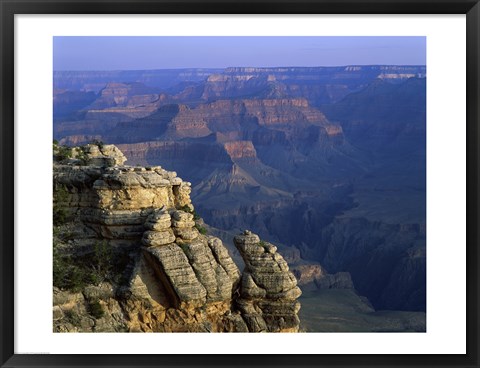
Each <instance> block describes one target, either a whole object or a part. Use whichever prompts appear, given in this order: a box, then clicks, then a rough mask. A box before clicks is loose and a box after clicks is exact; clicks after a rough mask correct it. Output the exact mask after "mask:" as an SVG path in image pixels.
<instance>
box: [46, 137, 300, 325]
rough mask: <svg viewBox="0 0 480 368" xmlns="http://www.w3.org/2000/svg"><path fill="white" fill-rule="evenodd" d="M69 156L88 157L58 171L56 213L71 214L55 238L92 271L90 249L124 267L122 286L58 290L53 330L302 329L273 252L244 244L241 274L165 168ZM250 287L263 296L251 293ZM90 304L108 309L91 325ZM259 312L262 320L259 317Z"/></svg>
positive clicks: (87, 151) (89, 152) (101, 154)
mask: <svg viewBox="0 0 480 368" xmlns="http://www.w3.org/2000/svg"><path fill="white" fill-rule="evenodd" d="M72 151H73V152H82V153H83V155H84V156H82V157H81V158H82V160H80V159H79V158H78V154H72V155H71V156H73V157H70V158H68V159H65V160H63V161H57V162H56V163H55V164H54V186H55V188H56V190H58V189H59V188H60V187H61V188H63V190H64V191H66V195H65V196H64V197H63V198H62V199H61V202H59V200H57V203H56V205H57V206H61V207H62V208H63V209H65V210H66V211H67V212H68V220H67V222H66V223H65V224H62V225H60V226H58V227H57V228H56V232H55V235H54V239H55V240H56V241H57V242H58V243H59V244H60V249H61V251H62V252H63V253H65V254H67V255H68V256H69V257H74V258H75V257H78V259H81V258H82V257H83V258H82V259H84V258H85V257H91V258H88V259H89V260H90V261H89V263H91V264H96V262H97V260H96V259H95V257H96V256H97V254H96V253H92V251H91V249H92V248H94V247H96V244H98V242H99V241H102V242H103V244H105V245H106V247H107V248H109V249H112V250H113V252H114V253H113V254H114V258H112V259H109V262H111V263H117V260H118V259H122V260H123V261H122V263H121V264H122V266H121V267H120V268H119V269H117V270H116V273H117V274H118V275H119V276H121V281H118V280H117V279H116V278H114V277H113V278H111V279H108V280H104V282H102V283H100V284H95V283H94V284H92V285H90V286H88V287H87V288H84V289H83V290H82V291H81V293H78V292H76V293H74V292H68V291H67V290H60V289H58V288H56V289H55V290H56V291H55V295H56V297H55V299H54V331H57V332H67V331H105V332H106V331H131V332H134V331H137V332H141V331H144V332H148V331H150V332H263V331H269V332H287V331H289V332H290V331H297V330H298V323H299V321H298V317H297V312H298V309H299V304H298V302H296V301H295V299H296V298H297V297H298V296H299V295H300V290H299V289H298V287H296V280H295V277H294V276H293V275H292V274H291V273H290V272H289V271H288V266H287V264H286V262H285V261H284V260H283V258H282V257H281V256H280V255H279V254H278V253H276V252H275V247H273V246H269V247H267V248H268V249H269V250H268V252H267V251H265V252H264V253H265V254H264V255H260V254H257V253H258V252H257V253H255V252H254V251H253V252H252V249H253V246H254V245H255V246H256V247H259V249H262V252H263V250H264V248H262V247H261V246H259V245H258V244H253V243H252V244H250V243H249V242H248V241H244V242H243V244H244V246H241V247H240V248H241V249H243V253H242V256H244V259H245V260H246V261H247V260H248V263H247V270H246V271H245V273H244V275H241V273H240V271H239V269H238V267H237V265H236V264H235V263H234V261H233V260H232V258H231V257H230V255H229V253H228V251H227V249H226V248H225V247H224V245H223V243H222V241H221V240H220V239H218V238H216V237H213V236H208V235H205V228H202V227H201V226H199V223H198V218H197V217H195V216H194V213H193V212H192V211H193V210H194V208H193V205H192V204H191V201H190V191H191V189H190V183H187V182H184V181H183V180H182V179H180V178H178V177H177V176H176V174H175V173H174V172H169V171H166V170H164V169H162V168H161V167H146V168H145V167H131V166H125V165H124V161H125V160H124V156H123V154H121V152H120V151H119V150H118V148H116V147H115V146H111V145H108V146H102V147H99V146H97V145H93V144H92V145H88V146H85V147H82V148H80V149H77V148H74V149H72ZM57 157H58V156H57ZM80 164H82V165H80ZM71 229H74V230H71ZM68 231H71V233H69V234H68V236H66V235H65V234H66V233H67V232H68ZM252 236H253V235H251V236H250V237H248V236H247V237H246V236H245V235H242V236H240V237H239V238H238V239H250V238H252ZM253 238H255V236H253ZM256 239H258V237H257V238H256ZM239 241H241V240H239ZM258 242H259V239H258V241H257V243H258ZM267 248H265V249H267ZM250 279H251V280H255V282H257V283H258V285H259V287H260V288H262V290H264V295H263V296H262V295H253V294H251V293H249V291H248V289H245V287H244V286H243V285H247V284H248V281H245V280H250ZM252 282H253V281H252ZM240 284H242V287H240ZM239 288H240V289H241V291H240V297H238V295H239V292H238V290H239ZM87 289H88V290H87ZM252 297H254V299H252ZM92 305H97V306H96V307H95V308H97V309H99V308H100V309H101V310H102V313H98V311H97V312H96V313H97V315H96V317H95V318H93V317H92V315H94V316H95V313H93V312H91V310H92V307H91V306H92ZM257 306H258V308H260V310H261V311H262V312H261V314H260V315H259V316H256V315H255V316H254V315H253V314H252V308H253V309H256V308H257ZM92 313H93V314H92ZM72 315H75V316H76V318H72ZM254 320H255V321H257V323H256V324H255V323H254V322H253V321H254ZM75 322H76V323H75ZM258 326H261V328H259V327H258Z"/></svg>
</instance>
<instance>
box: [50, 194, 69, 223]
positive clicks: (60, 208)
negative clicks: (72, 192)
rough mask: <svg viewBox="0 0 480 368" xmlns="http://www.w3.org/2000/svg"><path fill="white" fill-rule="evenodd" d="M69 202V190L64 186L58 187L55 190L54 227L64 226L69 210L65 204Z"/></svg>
mask: <svg viewBox="0 0 480 368" xmlns="http://www.w3.org/2000/svg"><path fill="white" fill-rule="evenodd" d="M67 201H68V190H67V188H66V187H65V186H63V185H57V186H55V187H54V188H53V225H54V226H59V225H63V224H64V223H65V222H66V221H67V208H66V206H65V203H66V202H67Z"/></svg>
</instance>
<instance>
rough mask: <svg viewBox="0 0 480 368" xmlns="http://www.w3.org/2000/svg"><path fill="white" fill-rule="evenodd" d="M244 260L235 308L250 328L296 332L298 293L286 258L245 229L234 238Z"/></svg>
mask: <svg viewBox="0 0 480 368" xmlns="http://www.w3.org/2000/svg"><path fill="white" fill-rule="evenodd" d="M234 242H235V246H236V247H237V249H238V250H239V251H240V254H241V256H242V258H243V260H244V261H245V270H244V271H243V274H242V281H241V287H240V298H239V299H238V300H237V301H236V303H237V305H238V308H239V309H240V311H241V312H242V315H243V317H244V319H245V321H246V323H247V326H248V329H249V330H250V331H252V332H297V331H298V327H299V323H300V321H299V319H298V316H297V313H298V311H299V310H300V303H299V302H298V301H297V300H296V299H297V298H298V297H299V296H300V295H301V291H300V288H299V287H298V286H297V280H296V279H295V276H294V275H293V274H292V273H291V272H290V271H289V268H288V265H287V262H285V260H284V259H283V257H282V256H281V255H280V254H279V253H277V248H276V247H275V246H274V245H273V244H270V243H266V242H262V241H260V238H259V237H258V235H256V234H252V233H251V232H250V231H248V230H246V231H245V232H244V233H243V234H241V235H237V236H236V237H235V238H234Z"/></svg>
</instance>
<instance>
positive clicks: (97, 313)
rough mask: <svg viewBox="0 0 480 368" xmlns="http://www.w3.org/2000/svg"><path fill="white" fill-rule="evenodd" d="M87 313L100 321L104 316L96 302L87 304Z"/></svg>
mask: <svg viewBox="0 0 480 368" xmlns="http://www.w3.org/2000/svg"><path fill="white" fill-rule="evenodd" d="M88 313H89V314H90V315H91V316H92V317H93V318H95V319H100V318H102V317H103V316H104V315H105V311H104V310H103V307H102V305H101V304H100V302H99V301H98V300H95V301H92V302H90V303H88Z"/></svg>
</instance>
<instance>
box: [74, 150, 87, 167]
mask: <svg viewBox="0 0 480 368" xmlns="http://www.w3.org/2000/svg"><path fill="white" fill-rule="evenodd" d="M86 148H87V147H86V146H82V147H80V149H79V150H77V155H76V158H77V159H78V160H79V161H80V162H79V163H80V165H82V166H85V165H87V164H88V156H87V150H86Z"/></svg>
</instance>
